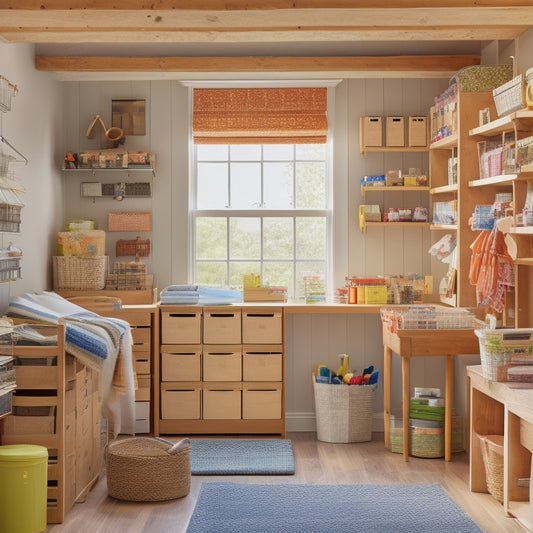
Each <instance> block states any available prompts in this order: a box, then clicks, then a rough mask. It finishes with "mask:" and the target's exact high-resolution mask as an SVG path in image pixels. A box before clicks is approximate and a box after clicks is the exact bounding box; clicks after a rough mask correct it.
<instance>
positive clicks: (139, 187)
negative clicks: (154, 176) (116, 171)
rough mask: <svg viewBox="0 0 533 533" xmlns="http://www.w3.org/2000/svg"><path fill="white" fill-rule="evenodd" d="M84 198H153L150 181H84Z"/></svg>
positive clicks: (81, 194) (82, 186) (82, 190)
mask: <svg viewBox="0 0 533 533" xmlns="http://www.w3.org/2000/svg"><path fill="white" fill-rule="evenodd" d="M80 196H81V197H82V198H114V199H118V197H120V199H123V198H151V197H152V184H151V183H150V182H120V183H100V182H82V183H81V184H80Z"/></svg>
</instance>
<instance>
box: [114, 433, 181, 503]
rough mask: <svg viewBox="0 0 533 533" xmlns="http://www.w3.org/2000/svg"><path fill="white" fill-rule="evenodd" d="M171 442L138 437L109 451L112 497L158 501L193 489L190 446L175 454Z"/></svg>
mask: <svg viewBox="0 0 533 533" xmlns="http://www.w3.org/2000/svg"><path fill="white" fill-rule="evenodd" d="M172 444H173V443H171V442H166V441H163V440H159V439H153V438H146V437H134V438H131V439H125V440H120V441H115V442H113V443H111V444H110V445H109V447H108V449H107V457H106V475H107V489H108V492H109V495H110V496H112V497H113V498H117V500H126V501H132V502H157V501H165V500H174V499H176V498H182V497H183V496H186V495H187V494H189V491H190V488H191V456H190V443H188V439H187V444H186V446H184V447H183V448H182V449H180V450H179V451H177V452H175V453H171V452H170V449H171V447H172Z"/></svg>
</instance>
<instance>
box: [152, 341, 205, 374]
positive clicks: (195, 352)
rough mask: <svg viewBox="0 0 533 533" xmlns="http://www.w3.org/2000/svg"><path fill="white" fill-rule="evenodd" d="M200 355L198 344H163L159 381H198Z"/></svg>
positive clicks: (200, 348)
mask: <svg viewBox="0 0 533 533" xmlns="http://www.w3.org/2000/svg"><path fill="white" fill-rule="evenodd" d="M201 356H202V347H201V346H198V345H177V346H163V347H162V348H161V381H200V379H201V372H200V368H201Z"/></svg>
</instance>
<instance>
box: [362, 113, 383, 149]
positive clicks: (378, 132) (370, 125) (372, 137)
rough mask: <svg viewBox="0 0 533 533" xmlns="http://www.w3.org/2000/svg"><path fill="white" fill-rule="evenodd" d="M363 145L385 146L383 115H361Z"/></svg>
mask: <svg viewBox="0 0 533 533" xmlns="http://www.w3.org/2000/svg"><path fill="white" fill-rule="evenodd" d="M361 122H362V128H361V135H362V145H363V146H383V119H382V117H361Z"/></svg>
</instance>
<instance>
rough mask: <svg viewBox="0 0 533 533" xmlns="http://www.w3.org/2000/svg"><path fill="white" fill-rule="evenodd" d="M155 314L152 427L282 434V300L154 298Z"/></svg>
mask: <svg viewBox="0 0 533 533" xmlns="http://www.w3.org/2000/svg"><path fill="white" fill-rule="evenodd" d="M160 313H161V342H162V344H161V346H160V372H159V371H158V372H157V373H156V376H157V377H156V379H157V382H158V383H159V386H160V388H161V395H160V399H161V405H160V409H159V410H158V411H157V412H158V413H159V416H158V417H156V427H155V433H156V434H159V433H161V434H179V433H192V434H194V433H265V434H268V433H273V434H281V435H284V433H285V415H284V399H283V390H284V370H283V369H284V355H283V354H284V349H283V311H282V308H281V307H270V306H268V307H266V306H242V307H241V306H233V305H232V306H224V307H220V306H206V307H191V306H167V305H165V306H163V305H161V306H160ZM155 396H156V397H157V394H156V395H155Z"/></svg>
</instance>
